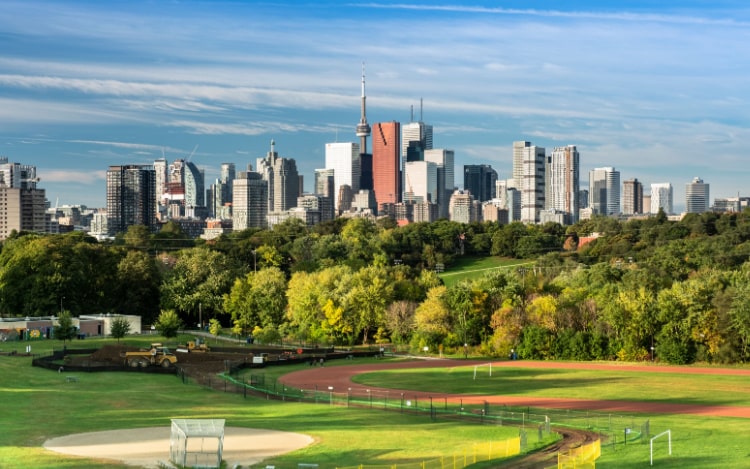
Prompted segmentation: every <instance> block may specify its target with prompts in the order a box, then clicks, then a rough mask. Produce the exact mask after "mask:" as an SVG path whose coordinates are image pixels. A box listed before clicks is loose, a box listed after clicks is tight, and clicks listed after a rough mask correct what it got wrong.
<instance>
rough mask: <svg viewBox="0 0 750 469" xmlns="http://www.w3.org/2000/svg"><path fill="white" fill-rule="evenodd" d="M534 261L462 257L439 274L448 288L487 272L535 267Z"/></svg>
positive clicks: (491, 257)
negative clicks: (527, 266) (525, 266)
mask: <svg viewBox="0 0 750 469" xmlns="http://www.w3.org/2000/svg"><path fill="white" fill-rule="evenodd" d="M533 264H534V262H533V261H528V260H522V259H508V258H505V257H496V256H490V257H463V256H462V257H460V258H457V259H456V262H455V264H453V265H451V266H450V268H448V269H446V271H445V272H443V273H441V274H439V277H440V278H441V279H442V280H443V283H445V285H446V286H449V287H450V286H451V285H454V284H456V283H459V282H461V281H463V280H472V279H476V278H479V277H482V276H484V275H485V274H486V273H487V272H490V271H492V270H498V269H501V270H503V271H508V270H513V269H515V268H518V267H521V266H524V265H533Z"/></svg>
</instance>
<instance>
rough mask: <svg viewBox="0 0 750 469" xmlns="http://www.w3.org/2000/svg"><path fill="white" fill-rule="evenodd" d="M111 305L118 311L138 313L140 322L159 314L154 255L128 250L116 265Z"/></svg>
mask: <svg viewBox="0 0 750 469" xmlns="http://www.w3.org/2000/svg"><path fill="white" fill-rule="evenodd" d="M116 279H117V282H116V284H115V286H114V288H113V290H114V291H113V295H112V296H113V300H112V303H113V306H114V308H113V309H114V310H115V312H117V313H119V314H137V315H139V316H141V322H142V323H143V324H151V323H153V322H154V321H155V320H156V318H157V317H158V315H159V312H160V311H159V300H160V299H159V284H160V283H161V272H160V271H159V269H158V268H157V266H156V262H155V260H154V258H153V257H151V256H150V255H148V253H146V252H144V251H128V253H127V254H126V255H125V257H124V258H123V259H122V260H120V262H119V263H118V264H117V273H116Z"/></svg>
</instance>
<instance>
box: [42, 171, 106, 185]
mask: <svg viewBox="0 0 750 469" xmlns="http://www.w3.org/2000/svg"><path fill="white" fill-rule="evenodd" d="M37 174H38V175H39V178H40V180H41V181H40V185H42V186H43V185H44V184H45V183H47V182H53V183H55V182H57V183H69V182H70V181H76V183H78V184H86V185H91V184H98V183H101V182H102V181H104V180H105V179H106V177H107V171H106V170H99V171H71V170H67V169H49V168H39V169H38V170H37Z"/></svg>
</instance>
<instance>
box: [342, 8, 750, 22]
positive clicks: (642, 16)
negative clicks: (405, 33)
mask: <svg viewBox="0 0 750 469" xmlns="http://www.w3.org/2000/svg"><path fill="white" fill-rule="evenodd" d="M350 6H352V7H359V8H377V9H386V10H412V11H437V12H447V13H475V14H482V15H487V14H491V15H505V16H525V17H539V18H552V19H554V18H572V19H584V20H610V21H627V22H654V23H672V24H683V25H713V26H738V27H747V26H748V25H750V23H748V22H745V21H741V20H737V19H735V18H732V17H729V16H727V17H723V18H722V17H719V18H713V17H706V16H695V15H685V14H679V13H672V14H667V13H636V12H631V11H624V10H621V11H614V12H606V11H595V10H589V11H563V10H540V9H520V8H502V7H482V6H471V5H423V4H409V3H397V4H391V3H352V4H350Z"/></svg>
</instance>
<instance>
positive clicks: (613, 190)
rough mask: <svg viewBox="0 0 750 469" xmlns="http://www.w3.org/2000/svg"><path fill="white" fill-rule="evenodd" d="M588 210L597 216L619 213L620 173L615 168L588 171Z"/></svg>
mask: <svg viewBox="0 0 750 469" xmlns="http://www.w3.org/2000/svg"><path fill="white" fill-rule="evenodd" d="M589 208H590V209H591V212H592V213H594V214H599V215H618V214H619V213H620V172H619V171H616V170H615V168H612V167H605V168H594V169H592V170H591V171H589Z"/></svg>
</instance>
